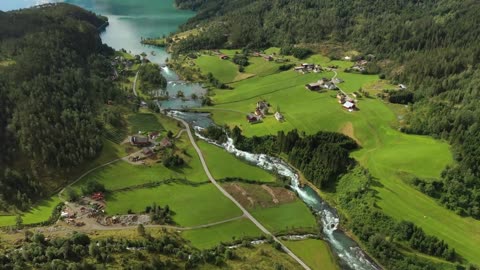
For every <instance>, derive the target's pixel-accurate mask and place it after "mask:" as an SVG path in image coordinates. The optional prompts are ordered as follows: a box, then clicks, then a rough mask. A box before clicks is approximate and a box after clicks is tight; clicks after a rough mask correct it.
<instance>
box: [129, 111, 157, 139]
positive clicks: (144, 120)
mask: <svg viewBox="0 0 480 270" xmlns="http://www.w3.org/2000/svg"><path fill="white" fill-rule="evenodd" d="M128 122H129V125H130V133H132V134H135V133H137V132H139V131H142V132H151V131H162V130H163V126H162V124H160V122H159V121H158V118H157V116H156V115H155V114H153V113H136V114H131V115H129V116H128Z"/></svg>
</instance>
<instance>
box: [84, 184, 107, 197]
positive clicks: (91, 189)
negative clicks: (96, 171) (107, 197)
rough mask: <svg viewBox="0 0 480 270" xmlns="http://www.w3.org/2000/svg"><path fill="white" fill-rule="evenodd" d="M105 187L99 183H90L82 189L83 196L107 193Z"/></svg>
mask: <svg viewBox="0 0 480 270" xmlns="http://www.w3.org/2000/svg"><path fill="white" fill-rule="evenodd" d="M106 191H107V190H106V189H105V186H104V185H103V184H101V183H99V182H97V181H89V182H88V183H87V184H86V185H85V186H84V187H82V194H83V195H91V194H92V193H95V192H106Z"/></svg>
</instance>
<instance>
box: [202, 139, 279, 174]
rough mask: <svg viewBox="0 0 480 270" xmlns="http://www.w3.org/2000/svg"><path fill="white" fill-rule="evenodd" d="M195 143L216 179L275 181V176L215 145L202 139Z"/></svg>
mask: <svg viewBox="0 0 480 270" xmlns="http://www.w3.org/2000/svg"><path fill="white" fill-rule="evenodd" d="M197 144H198V146H199V147H200V148H201V149H202V153H203V155H204V157H205V159H206V162H207V164H208V168H209V169H210V172H211V173H212V174H213V177H214V178H215V179H217V180H220V179H224V178H226V177H238V178H242V179H247V180H255V181H259V182H274V181H275V177H274V176H273V175H272V174H269V173H268V172H267V171H265V170H262V169H260V168H258V167H256V166H253V165H250V164H248V163H246V162H244V161H242V160H240V159H238V158H236V157H235V156H234V155H232V154H230V153H228V152H227V151H225V150H223V149H221V148H219V147H217V146H214V145H211V144H209V143H206V142H204V141H198V142H197Z"/></svg>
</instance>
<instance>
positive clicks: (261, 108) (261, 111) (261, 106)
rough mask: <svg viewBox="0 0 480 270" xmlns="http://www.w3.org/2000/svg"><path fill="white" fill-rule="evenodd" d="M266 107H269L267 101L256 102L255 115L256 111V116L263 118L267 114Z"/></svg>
mask: <svg viewBox="0 0 480 270" xmlns="http://www.w3.org/2000/svg"><path fill="white" fill-rule="evenodd" d="M268 107H270V104H268V103H267V101H265V100H261V101H259V102H257V107H256V109H255V114H257V111H258V114H257V115H260V116H262V117H263V116H265V115H266V114H268Z"/></svg>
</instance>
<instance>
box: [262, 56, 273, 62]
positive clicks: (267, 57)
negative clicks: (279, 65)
mask: <svg viewBox="0 0 480 270" xmlns="http://www.w3.org/2000/svg"><path fill="white" fill-rule="evenodd" d="M263 59H265V61H268V62H270V61H273V56H271V55H265V56H264V57H263Z"/></svg>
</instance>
